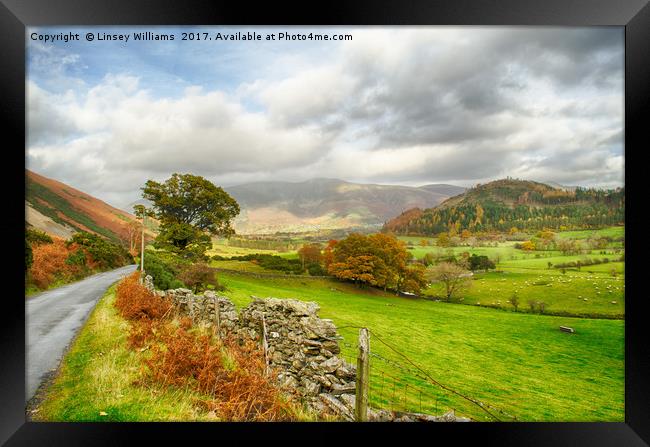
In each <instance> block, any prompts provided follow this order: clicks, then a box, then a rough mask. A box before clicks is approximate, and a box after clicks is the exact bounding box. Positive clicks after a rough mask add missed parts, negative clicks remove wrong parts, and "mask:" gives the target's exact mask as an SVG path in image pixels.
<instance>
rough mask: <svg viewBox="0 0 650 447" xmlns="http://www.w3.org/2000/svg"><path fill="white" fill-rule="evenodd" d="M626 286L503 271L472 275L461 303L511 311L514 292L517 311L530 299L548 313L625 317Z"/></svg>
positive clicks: (598, 278)
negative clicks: (542, 304) (511, 299)
mask: <svg viewBox="0 0 650 447" xmlns="http://www.w3.org/2000/svg"><path fill="white" fill-rule="evenodd" d="M624 290H625V285H624V280H623V278H622V277H621V276H619V277H616V278H613V277H611V276H609V275H602V274H593V275H592V274H589V273H577V272H571V273H566V274H565V275H562V274H561V273H559V272H558V271H556V270H548V271H536V270H521V271H505V272H503V273H496V272H489V273H478V274H475V275H474V277H473V279H472V281H471V287H470V289H469V290H468V291H467V292H466V293H464V294H463V304H479V305H485V306H500V307H502V308H504V309H508V310H513V307H512V306H511V305H510V304H509V303H508V299H509V298H510V297H511V296H512V295H513V294H514V293H516V294H517V296H518V297H519V300H520V304H519V306H520V311H528V310H529V305H528V301H529V300H536V301H544V302H545V303H546V305H547V311H548V312H551V313H553V312H568V313H572V314H575V315H579V316H609V317H618V318H623V316H624V315H625V299H624V298H625V297H624V294H625V291H624ZM426 294H428V295H432V296H439V297H442V296H444V286H443V285H442V284H439V283H436V284H433V285H432V286H431V287H430V288H429V289H428V290H427V291H426Z"/></svg>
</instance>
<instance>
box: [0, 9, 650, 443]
mask: <svg viewBox="0 0 650 447" xmlns="http://www.w3.org/2000/svg"><path fill="white" fill-rule="evenodd" d="M171 24H175V25H190V24H195V25H208V24H230V25H239V24H248V25H261V24H277V25H522V26H527V25H552V26H603V25H610V26H624V27H625V183H626V190H627V191H626V192H627V194H626V238H625V240H626V246H625V250H626V256H627V258H628V262H627V263H626V295H627V300H626V322H625V337H626V344H625V374H626V378H625V422H624V423H623V422H622V423H510V424H505V423H473V424H377V423H375V424H337V423H329V424H292V425H287V424H254V427H253V428H252V429H251V425H248V424H192V423H170V424H119V423H117V424H116V423H113V424H95V423H93V424H90V423H83V424H63V423H35V422H26V419H25V401H24V400H25V399H24V395H25V393H24V390H25V374H24V365H25V353H24V342H25V331H24V327H25V326H24V318H25V317H24V303H23V302H22V301H21V298H20V296H19V294H20V293H22V292H21V290H22V289H23V287H22V286H21V284H20V280H19V279H18V278H20V277H21V275H23V272H21V270H22V264H21V262H16V261H14V260H13V259H14V258H13V256H15V257H16V259H21V258H20V256H22V255H21V254H19V253H20V252H21V251H22V250H24V249H23V247H22V245H21V244H20V242H21V240H20V238H19V237H17V235H19V234H20V232H21V231H24V221H23V219H22V217H23V214H24V211H25V207H24V203H23V199H22V198H21V197H19V193H18V190H19V189H20V186H19V185H23V186H24V184H25V163H24V161H25V159H24V157H23V155H24V154H23V153H22V152H21V151H20V149H19V148H20V147H21V146H23V145H24V142H25V27H26V26H37V25H42V26H46V25H171ZM0 46H1V48H2V52H1V53H0V67H2V68H0V75H1V76H2V84H1V88H0V91H1V92H2V93H1V96H0V113H1V114H2V122H3V123H4V124H5V128H6V129H7V131H6V133H5V135H4V136H5V141H6V136H12V137H14V138H15V140H14V141H15V142H14V144H13V145H11V146H9V145H8V146H5V152H4V154H5V163H10V166H8V167H5V169H3V174H2V176H0V177H1V178H2V182H3V191H6V193H7V194H6V196H5V200H4V202H5V203H6V204H9V205H10V209H9V210H6V211H5V213H4V216H3V219H2V221H1V223H0V225H2V227H3V229H4V230H5V231H4V232H3V234H4V236H5V237H3V238H2V239H3V240H4V241H5V242H6V245H7V248H8V249H9V250H8V251H9V253H11V256H9V255H6V259H7V260H8V262H7V265H6V267H5V274H6V275H7V276H6V278H8V279H9V281H8V282H10V283H11V285H12V287H11V289H10V290H11V292H10V293H5V294H4V296H3V305H4V309H3V310H4V315H3V316H4V318H3V324H2V325H0V328H1V329H0V331H1V332H2V336H1V337H0V359H2V366H1V367H0V400H1V401H2V404H1V405H0V443H5V442H6V445H8V446H9V445H11V446H17V445H98V444H99V445H102V444H107V445H108V444H113V445H122V444H131V443H140V442H145V441H144V440H149V438H150V437H155V438H158V439H171V438H170V437H178V438H180V439H183V440H184V442H187V443H191V442H205V441H199V440H198V439H197V438H198V437H199V436H207V438H204V439H208V442H211V443H217V444H218V443H219V442H222V441H225V440H226V438H225V436H229V435H233V436H238V437H240V439H244V438H245V439H248V438H249V437H250V436H251V435H257V436H262V437H264V438H266V439H269V440H274V439H276V440H282V439H283V438H281V436H285V437H286V438H284V439H285V442H292V439H294V438H292V437H293V436H295V437H296V438H295V440H299V442H301V443H312V442H322V441H326V442H337V443H338V442H343V441H344V440H349V439H351V438H352V437H358V438H363V437H366V436H370V435H372V436H378V437H381V438H384V437H388V436H391V435H397V436H399V439H404V440H406V439H407V438H405V437H404V436H409V438H408V439H414V440H415V439H418V438H411V436H418V437H421V438H419V439H423V440H424V441H425V442H427V443H429V442H433V443H438V442H449V441H442V440H441V437H444V438H447V439H448V440H453V442H455V443H456V442H458V441H461V442H462V441H467V440H468V439H473V440H474V441H475V442H476V443H480V444H481V445H527V446H538V445H540V446H541V445H553V446H564V445H566V446H569V445H571V446H577V445H591V446H609V445H616V446H635V445H648V443H650V412H649V409H650V387H649V386H648V382H649V381H648V378H649V377H650V348H649V347H648V345H647V344H646V343H645V340H647V339H649V338H650V337H648V336H649V335H650V329H649V327H650V325H648V324H646V323H645V321H644V320H645V319H646V318H647V314H646V313H645V312H644V310H645V308H646V307H645V296H644V294H643V293H642V289H641V282H640V278H641V275H642V272H641V269H642V268H644V266H643V265H642V262H643V261H642V259H643V258H642V251H641V250H642V248H641V247H642V243H641V242H642V241H643V239H642V238H643V233H642V230H643V226H642V225H643V220H642V219H641V209H642V208H643V205H644V203H645V200H644V196H643V193H644V192H645V191H644V188H643V186H644V185H643V184H642V183H640V181H639V179H641V181H642V179H643V175H642V174H641V173H640V171H641V170H642V169H644V167H645V166H644V164H643V160H642V156H643V151H644V149H645V147H644V145H643V143H644V140H643V138H644V137H645V130H646V127H647V124H646V123H647V121H646V118H645V116H646V115H647V112H648V109H650V95H649V90H650V6H649V5H648V1H647V0H625V1H608V0H591V1H589V0H545V1H536V0H482V1H481V0H456V1H451V0H450V1H444V2H443V1H435V0H429V1H426V0H418V1H401V2H395V1H393V2H388V1H378V0H374V1H357V2H354V3H351V2H348V3H344V2H343V1H339V2H328V3H304V4H302V5H296V6H294V7H293V8H292V9H289V8H285V7H280V6H279V5H278V4H277V3H275V2H266V3H263V4H261V5H258V6H256V7H255V8H252V7H251V5H250V4H249V3H247V2H241V3H235V2H228V3H227V2H215V1H213V2H208V1H200V0H191V1H190V0H184V1H172V0H158V1H152V0H139V1H126V0H120V1H117V0H102V1H83V0H65V1H63V0H57V1H45V0H43V1H35V0H30V1H25V0H22V1H21V0H0ZM644 112H645V113H644ZM5 206H7V205H5ZM14 287H15V289H16V290H14ZM242 437H244V438H242ZM328 440H329V441H328ZM228 442H232V441H228Z"/></svg>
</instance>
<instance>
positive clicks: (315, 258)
mask: <svg viewBox="0 0 650 447" xmlns="http://www.w3.org/2000/svg"><path fill="white" fill-rule="evenodd" d="M298 257H299V258H300V261H301V262H302V268H303V270H304V269H305V266H306V265H309V264H320V262H321V261H322V260H323V254H322V253H321V246H320V244H304V245H303V246H302V247H300V249H299V250H298Z"/></svg>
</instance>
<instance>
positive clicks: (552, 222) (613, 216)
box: [383, 179, 625, 235]
mask: <svg viewBox="0 0 650 447" xmlns="http://www.w3.org/2000/svg"><path fill="white" fill-rule="evenodd" d="M624 202H625V189H624V188H619V189H616V190H601V189H585V188H580V187H576V188H572V189H561V188H555V187H553V186H550V185H548V184H544V183H538V182H532V181H527V180H513V179H505V180H496V181H493V182H490V183H486V184H484V185H477V186H476V187H474V188H470V189H468V190H467V191H466V192H465V193H463V194H460V195H458V196H455V197H452V198H449V199H447V200H445V201H444V202H442V203H441V204H440V205H438V206H436V207H434V208H428V209H425V210H409V211H407V212H406V213H403V214H401V215H399V216H397V217H396V218H394V219H391V220H390V221H388V222H387V223H386V224H385V225H384V228H383V229H384V231H392V232H395V233H398V234H422V235H433V234H438V233H442V232H448V231H451V232H452V233H453V232H454V231H456V232H458V233H459V232H461V231H462V230H465V229H467V230H470V231H508V230H510V229H511V228H512V227H517V228H518V229H520V230H522V229H525V230H537V229H542V228H554V229H558V228H560V227H566V228H593V227H598V226H603V225H615V224H619V223H623V221H624V215H625V207H624Z"/></svg>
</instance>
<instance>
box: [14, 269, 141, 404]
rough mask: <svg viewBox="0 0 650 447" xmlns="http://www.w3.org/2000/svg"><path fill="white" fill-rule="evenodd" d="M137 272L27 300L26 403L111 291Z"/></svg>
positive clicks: (119, 272) (87, 280)
mask: <svg viewBox="0 0 650 447" xmlns="http://www.w3.org/2000/svg"><path fill="white" fill-rule="evenodd" d="M135 269H136V266H135V265H127V266H125V267H120V268H118V269H116V270H111V271H109V272H102V273H98V274H96V275H93V276H89V277H88V278H85V279H83V280H81V281H78V282H75V283H72V284H68V285H65V286H63V287H59V288H57V289H54V290H50V291H47V292H42V293H39V294H37V295H34V296H32V297H30V298H27V299H26V300H25V326H26V327H25V343H26V347H25V348H26V353H25V354H26V355H25V361H26V363H27V365H25V375H26V390H25V392H26V399H25V401H26V402H27V401H29V400H30V399H31V398H32V397H33V396H34V393H35V392H36V390H37V389H38V387H39V385H40V384H41V382H42V381H43V379H44V378H45V376H46V374H47V373H48V372H50V371H51V370H53V369H56V368H57V367H58V365H59V362H60V360H61V357H62V355H63V353H64V351H65V349H66V347H67V346H68V345H69V344H70V342H71V341H72V339H73V338H74V336H75V335H76V333H77V331H78V330H79V328H81V326H82V325H83V324H84V322H85V321H86V319H87V318H88V315H89V314H90V311H91V310H92V309H93V308H94V307H95V304H96V303H97V301H99V299H100V298H101V297H102V296H103V295H104V293H106V290H107V289H108V287H109V286H110V285H111V284H113V283H114V282H116V281H118V280H119V279H120V278H122V277H123V276H126V275H128V274H129V273H131V272H133V271H134V270H135Z"/></svg>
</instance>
